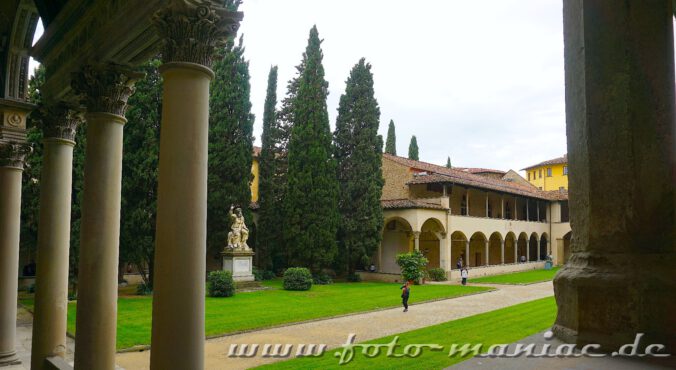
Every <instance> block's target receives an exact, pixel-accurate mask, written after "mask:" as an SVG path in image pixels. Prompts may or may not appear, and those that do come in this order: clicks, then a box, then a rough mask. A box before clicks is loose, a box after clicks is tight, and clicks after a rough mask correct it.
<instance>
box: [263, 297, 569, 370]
mask: <svg viewBox="0 0 676 370" xmlns="http://www.w3.org/2000/svg"><path fill="white" fill-rule="evenodd" d="M555 318H556V302H555V301H554V298H553V297H549V298H543V299H539V300H536V301H531V302H526V303H522V304H518V305H515V306H511V307H505V308H502V309H499V310H496V311H491V312H486V313H483V314H479V315H475V316H470V317H466V318H463V319H459V320H454V321H449V322H446V323H443V324H439V325H434V326H429V327H426V328H422V329H418V330H413V331H409V332H405V333H400V334H398V337H399V340H398V342H397V344H399V347H397V348H395V350H394V354H402V353H403V348H404V347H405V346H406V345H407V344H438V345H440V346H443V349H440V350H438V351H430V350H427V349H425V350H423V352H422V353H421V355H420V356H418V357H415V358H413V357H400V358H395V357H387V356H386V355H385V354H386V353H387V349H385V348H383V349H381V352H380V355H378V356H375V357H370V358H369V357H366V356H365V355H363V354H362V352H361V351H362V348H355V351H354V358H353V360H352V361H351V362H349V363H348V364H346V365H339V358H338V357H336V356H335V353H341V352H342V351H343V349H342V348H339V349H336V350H331V351H327V352H326V353H325V354H324V355H323V356H320V357H305V358H299V359H294V360H289V361H283V362H277V363H274V364H270V365H265V366H261V367H260V368H262V369H442V368H445V367H447V366H451V365H453V364H456V363H458V362H461V361H464V360H466V359H468V358H470V357H471V355H467V356H465V357H461V356H460V355H455V356H453V357H449V355H448V354H449V349H450V345H451V344H458V346H462V345H464V344H471V345H472V346H473V345H476V344H480V343H481V344H483V345H484V347H483V351H482V352H484V353H485V352H486V350H487V348H488V347H489V346H491V345H493V344H509V343H513V342H516V341H518V340H520V339H523V338H525V337H527V336H529V335H533V334H535V333H537V332H540V331H543V330H546V329H548V328H550V327H551V326H552V324H553V323H554V319H555ZM394 337H395V336H388V337H384V338H379V339H375V340H372V341H368V342H365V343H381V344H387V343H392V341H393V338H394ZM358 339H359V338H357V342H358ZM369 353H372V350H369Z"/></svg>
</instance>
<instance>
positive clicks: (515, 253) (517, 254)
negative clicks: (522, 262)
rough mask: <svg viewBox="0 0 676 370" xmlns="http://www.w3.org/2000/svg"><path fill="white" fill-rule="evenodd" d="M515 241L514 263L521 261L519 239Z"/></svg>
mask: <svg viewBox="0 0 676 370" xmlns="http://www.w3.org/2000/svg"><path fill="white" fill-rule="evenodd" d="M512 241H513V243H514V263H519V239H516V237H515V238H514V239H513V240H512Z"/></svg>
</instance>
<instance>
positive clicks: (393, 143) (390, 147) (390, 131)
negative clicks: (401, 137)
mask: <svg viewBox="0 0 676 370" xmlns="http://www.w3.org/2000/svg"><path fill="white" fill-rule="evenodd" d="M385 153H387V154H392V155H397V135H396V134H395V132H394V121H393V120H390V125H389V126H388V127H387V143H385Z"/></svg>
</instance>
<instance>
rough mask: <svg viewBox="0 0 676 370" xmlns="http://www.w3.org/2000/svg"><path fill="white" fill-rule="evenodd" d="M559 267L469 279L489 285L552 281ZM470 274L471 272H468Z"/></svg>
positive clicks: (472, 281) (471, 281)
mask: <svg viewBox="0 0 676 370" xmlns="http://www.w3.org/2000/svg"><path fill="white" fill-rule="evenodd" d="M559 269H560V267H554V268H553V269H551V270H532V271H524V272H515V273H511V274H504V275H494V276H486V277H480V278H476V279H470V280H469V282H470V283H491V284H531V283H538V282H541V281H548V280H552V279H554V275H556V272H557V271H559ZM470 273H471V271H470Z"/></svg>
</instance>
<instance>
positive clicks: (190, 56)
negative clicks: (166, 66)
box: [153, 0, 242, 67]
mask: <svg viewBox="0 0 676 370" xmlns="http://www.w3.org/2000/svg"><path fill="white" fill-rule="evenodd" d="M153 20H154V22H155V26H156V28H157V30H158V33H159V35H160V37H161V38H162V39H163V42H164V44H163V45H162V60H163V62H164V63H169V62H190V63H197V64H201V65H203V66H206V67H211V60H212V55H213V53H214V49H215V48H216V47H218V46H221V45H223V44H224V43H225V41H226V40H227V38H228V37H230V36H233V35H234V34H235V33H236V32H237V29H238V28H239V22H240V21H241V20H242V13H241V12H236V11H229V10H228V9H226V8H225V7H223V6H221V5H217V4H215V1H211V0H171V2H170V3H169V5H167V6H166V7H165V8H163V9H160V10H158V11H157V13H155V16H154V17H153Z"/></svg>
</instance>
